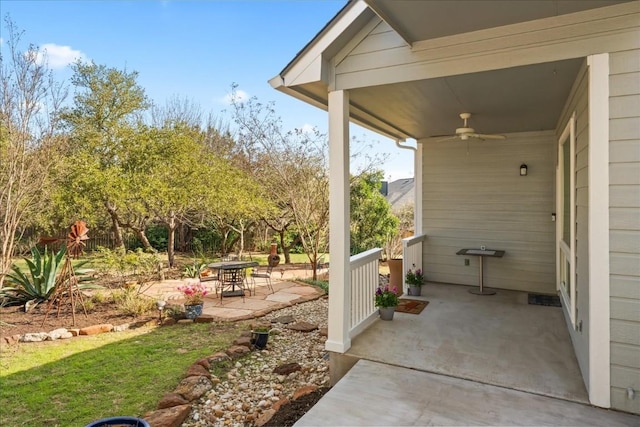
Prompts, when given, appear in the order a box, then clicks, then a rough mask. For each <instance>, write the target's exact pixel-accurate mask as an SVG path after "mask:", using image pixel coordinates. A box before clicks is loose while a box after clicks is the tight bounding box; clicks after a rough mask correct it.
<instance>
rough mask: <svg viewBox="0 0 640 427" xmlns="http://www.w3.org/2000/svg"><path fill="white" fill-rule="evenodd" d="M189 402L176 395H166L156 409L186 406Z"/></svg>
mask: <svg viewBox="0 0 640 427" xmlns="http://www.w3.org/2000/svg"><path fill="white" fill-rule="evenodd" d="M188 403H189V401H188V400H187V399H185V398H184V397H182V396H181V395H179V394H178V393H167V394H165V395H164V396H162V399H160V402H158V409H165V408H172V407H174V406H180V405H186V404H188Z"/></svg>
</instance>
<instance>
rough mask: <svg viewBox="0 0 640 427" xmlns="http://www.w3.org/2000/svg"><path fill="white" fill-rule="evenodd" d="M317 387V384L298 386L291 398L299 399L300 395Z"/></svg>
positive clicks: (311, 391)
mask: <svg viewBox="0 0 640 427" xmlns="http://www.w3.org/2000/svg"><path fill="white" fill-rule="evenodd" d="M317 389H318V386H317V385H306V386H304V387H300V388H299V389H297V390H296V391H295V393H293V400H296V399H299V398H301V397H302V396H306V395H307V394H311V393H313V392H314V391H316V390H317Z"/></svg>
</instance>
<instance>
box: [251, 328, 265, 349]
mask: <svg viewBox="0 0 640 427" xmlns="http://www.w3.org/2000/svg"><path fill="white" fill-rule="evenodd" d="M268 341H269V327H268V326H256V327H255V328H253V330H252V331H251V343H252V344H253V345H254V346H255V347H256V348H257V349H260V350H264V349H265V348H266V347H267V342H268Z"/></svg>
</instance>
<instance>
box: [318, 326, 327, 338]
mask: <svg viewBox="0 0 640 427" xmlns="http://www.w3.org/2000/svg"><path fill="white" fill-rule="evenodd" d="M320 336H322V337H327V336H329V328H326V327H325V328H320Z"/></svg>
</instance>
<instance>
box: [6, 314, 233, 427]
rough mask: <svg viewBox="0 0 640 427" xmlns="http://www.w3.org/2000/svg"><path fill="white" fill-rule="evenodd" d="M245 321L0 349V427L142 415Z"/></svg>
mask: <svg viewBox="0 0 640 427" xmlns="http://www.w3.org/2000/svg"><path fill="white" fill-rule="evenodd" d="M243 328H245V324H244V323H224V324H186V325H182V324H181V325H173V326H166V327H162V328H146V329H143V328H141V329H137V330H131V331H125V332H118V333H107V334H101V335H95V336H89V337H76V338H73V339H69V340H63V341H53V342H43V343H30V344H26V343H25V344H20V345H19V346H17V347H6V346H5V347H3V348H2V353H1V354H0V383H1V387H0V425H3V426H44V425H46V426H81V425H86V424H88V423H89V422H91V421H94V420H97V419H100V418H105V417H112V416H118V415H129V416H137V417H140V416H142V415H143V414H144V413H145V412H147V411H150V410H153V409H155V408H156V405H157V403H158V401H159V400H160V398H161V397H162V396H163V395H164V394H165V393H167V392H170V391H172V390H173V389H174V388H175V386H176V385H177V384H178V383H179V381H180V380H181V379H182V376H183V374H184V373H185V371H186V369H187V367H188V366H189V365H191V364H192V363H194V362H195V361H196V360H197V359H199V358H201V357H203V356H207V355H211V354H213V353H215V352H217V351H220V350H223V349H226V348H227V347H228V346H229V345H230V344H231V342H232V341H233V340H234V339H235V338H237V336H238V335H239V334H240V331H241V330H242V329H243Z"/></svg>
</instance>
